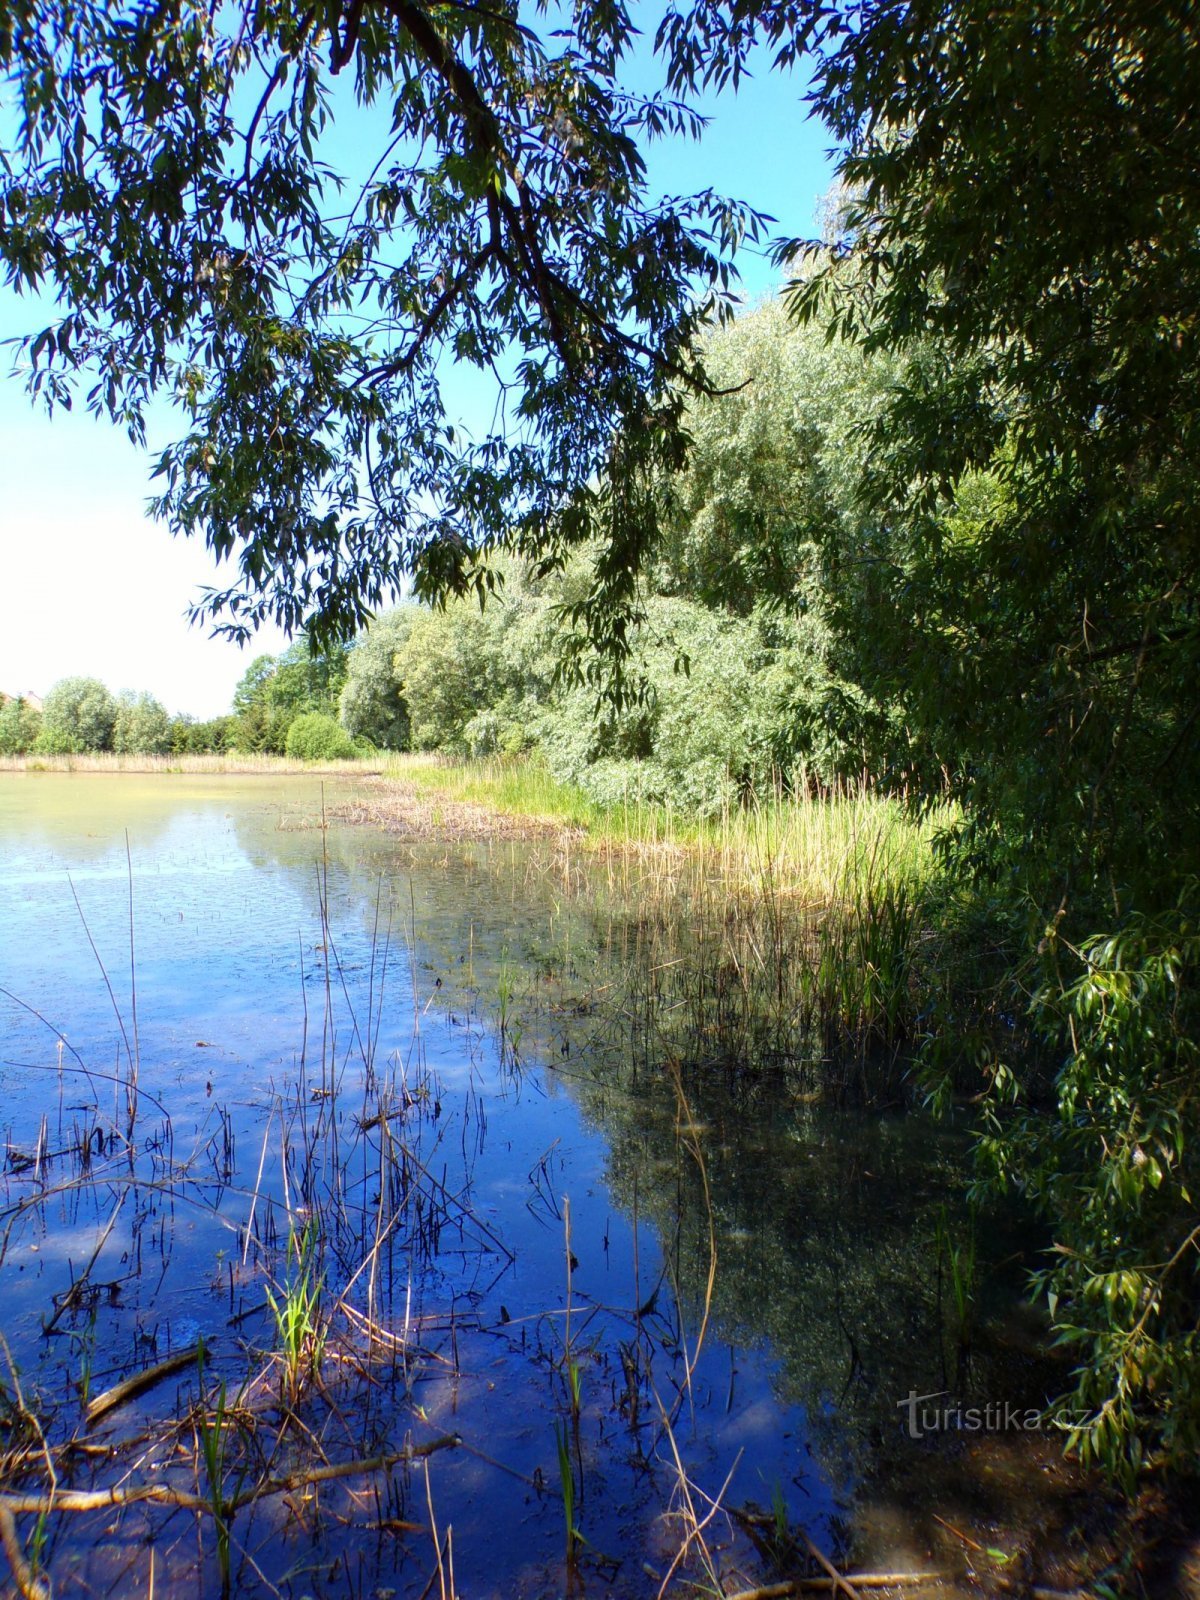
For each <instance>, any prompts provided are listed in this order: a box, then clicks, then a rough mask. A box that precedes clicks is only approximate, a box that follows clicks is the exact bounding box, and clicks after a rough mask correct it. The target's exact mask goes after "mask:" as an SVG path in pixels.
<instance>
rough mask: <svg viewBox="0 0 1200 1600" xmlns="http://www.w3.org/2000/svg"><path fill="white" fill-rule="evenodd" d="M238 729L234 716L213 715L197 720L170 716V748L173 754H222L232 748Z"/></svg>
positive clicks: (234, 745) (234, 746)
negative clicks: (205, 720) (206, 718)
mask: <svg viewBox="0 0 1200 1600" xmlns="http://www.w3.org/2000/svg"><path fill="white" fill-rule="evenodd" d="M237 731H238V719H237V718H236V717H232V716H228V717H213V718H211V719H210V720H209V721H208V722H197V721H196V719H195V718H194V717H172V718H171V723H170V729H169V734H170V740H171V744H170V750H171V754H172V755H175V756H182V755H224V754H225V753H226V752H227V751H229V750H234V749H236V748H237V746H236V738H237Z"/></svg>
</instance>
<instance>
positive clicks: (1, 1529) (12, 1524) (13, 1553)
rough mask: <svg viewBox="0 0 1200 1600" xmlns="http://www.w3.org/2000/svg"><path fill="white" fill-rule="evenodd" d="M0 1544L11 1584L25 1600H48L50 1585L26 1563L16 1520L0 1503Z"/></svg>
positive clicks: (8, 1509) (6, 1507)
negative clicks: (9, 1570)
mask: <svg viewBox="0 0 1200 1600" xmlns="http://www.w3.org/2000/svg"><path fill="white" fill-rule="evenodd" d="M0 1544H2V1545H3V1546H4V1554H5V1555H6V1556H7V1557H8V1564H9V1566H10V1567H11V1568H12V1575H13V1582H14V1583H15V1584H16V1586H17V1588H18V1589H19V1590H20V1591H21V1593H22V1594H23V1595H24V1597H25V1600H50V1585H49V1583H47V1581H46V1579H45V1578H39V1577H38V1576H37V1574H36V1573H35V1572H34V1570H33V1568H32V1567H31V1566H30V1565H29V1562H28V1561H26V1559H25V1551H24V1549H23V1548H22V1545H21V1539H20V1535H19V1534H18V1533H17V1522H16V1518H15V1517H14V1516H13V1514H12V1510H11V1509H10V1508H9V1507H8V1506H6V1505H4V1504H3V1503H0Z"/></svg>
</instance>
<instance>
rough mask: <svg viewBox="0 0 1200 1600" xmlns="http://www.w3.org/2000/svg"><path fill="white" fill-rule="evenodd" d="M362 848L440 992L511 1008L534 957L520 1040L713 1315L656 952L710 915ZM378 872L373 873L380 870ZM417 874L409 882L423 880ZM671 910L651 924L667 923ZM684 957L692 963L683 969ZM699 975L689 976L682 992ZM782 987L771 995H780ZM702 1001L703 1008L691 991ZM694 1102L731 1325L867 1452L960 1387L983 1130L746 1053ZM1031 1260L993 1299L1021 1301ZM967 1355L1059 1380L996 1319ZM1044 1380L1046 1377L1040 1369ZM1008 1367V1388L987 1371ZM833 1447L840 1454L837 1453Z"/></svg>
mask: <svg viewBox="0 0 1200 1600" xmlns="http://www.w3.org/2000/svg"><path fill="white" fill-rule="evenodd" d="M375 838H376V842H374V843H372V844H371V845H370V846H369V847H367V848H365V849H364V847H363V842H360V843H359V844H358V846H357V849H356V847H355V841H354V839H353V838H346V837H343V838H342V839H340V840H338V841H336V843H335V840H334V837H333V835H332V834H331V836H330V846H331V851H334V850H336V851H337V852H340V851H341V850H342V849H344V848H348V849H349V850H350V851H351V853H352V855H354V857H355V859H354V860H353V862H352V863H350V865H349V866H348V869H347V870H348V871H349V873H350V876H351V879H352V880H354V881H355V882H358V883H359V884H360V889H361V892H363V904H364V907H365V908H367V909H368V910H369V908H370V907H371V905H372V904H373V895H374V888H373V883H372V881H370V880H372V875H374V878H375V879H376V880H377V878H378V875H379V873H380V872H381V871H383V872H384V873H385V877H386V881H387V884H388V892H389V897H390V900H391V904H392V906H393V912H394V916H395V917H396V918H397V920H398V921H399V922H400V923H401V926H403V927H407V926H408V925H409V923H410V921H411V922H412V923H413V924H414V925H415V929H416V939H417V948H416V961H417V967H418V976H419V982H420V987H421V990H422V993H425V992H428V991H431V990H432V988H433V985H434V984H435V983H436V982H438V981H439V980H440V981H441V984H442V987H441V989H440V990H439V991H438V998H439V1000H440V1001H441V1002H442V1003H443V1004H444V1005H446V1006H447V1007H449V1008H451V1009H455V1008H459V1009H470V1008H472V1007H476V1008H478V1010H479V1011H480V1012H481V1013H482V1014H483V1015H484V1017H485V1018H486V1017H488V1016H489V1014H490V1016H491V1017H492V1019H493V1021H494V1018H495V1014H496V1010H497V994H498V989H499V986H500V982H501V975H502V973H505V974H508V975H509V976H510V977H511V975H512V974H513V973H514V972H515V973H516V979H515V982H516V988H517V995H518V1001H519V1004H518V1006H517V1008H516V1009H517V1011H518V1013H519V1025H520V1045H519V1051H520V1053H521V1054H523V1055H524V1057H525V1059H526V1060H528V1061H534V1060H537V1059H539V1058H541V1059H544V1060H547V1061H549V1062H550V1063H551V1064H552V1065H553V1066H554V1068H555V1069H556V1077H557V1078H558V1079H559V1080H560V1081H561V1082H562V1083H563V1084H564V1085H566V1086H567V1087H568V1088H569V1090H570V1092H571V1094H572V1096H573V1097H574V1099H575V1100H576V1102H577V1104H578V1105H579V1107H580V1110H581V1111H582V1113H583V1115H584V1117H585V1118H586V1119H587V1121H588V1123H589V1124H590V1125H591V1126H592V1127H593V1128H595V1129H596V1131H597V1132H598V1133H600V1134H601V1135H602V1137H603V1138H604V1140H605V1142H606V1144H607V1147H608V1157H607V1174H608V1180H609V1183H610V1185H611V1189H612V1193H613V1198H614V1200H615V1201H616V1203H617V1204H618V1205H619V1206H621V1208H622V1209H623V1211H624V1212H625V1214H626V1217H627V1218H629V1217H632V1215H633V1212H634V1192H635V1186H636V1193H637V1209H638V1213H639V1215H640V1216H641V1217H642V1218H643V1219H646V1220H648V1221H650V1222H651V1223H652V1225H653V1226H654V1228H655V1231H656V1233H657V1234H658V1236H659V1238H660V1240H661V1243H662V1247H663V1251H664V1254H665V1256H666V1257H667V1258H668V1259H669V1261H670V1262H671V1265H672V1272H673V1273H674V1275H675V1277H676V1278H677V1281H678V1283H679V1287H680V1292H681V1297H682V1300H683V1302H684V1309H685V1315H686V1316H687V1317H688V1318H689V1321H690V1322H691V1325H692V1326H693V1327H694V1326H695V1325H696V1323H697V1322H698V1319H699V1304H700V1301H701V1298H702V1295H703V1290H704V1284H705V1279H706V1275H707V1271H708V1263H709V1255H708V1219H707V1213H706V1209H705V1202H704V1192H703V1185H702V1182H701V1178H700V1172H699V1168H698V1166H697V1164H696V1161H695V1159H694V1156H693V1154H692V1153H691V1151H690V1150H689V1148H688V1145H687V1141H686V1139H683V1138H681V1136H680V1131H679V1123H680V1106H679V1100H678V1095H677V1091H676V1088H675V1083H674V1080H673V1077H672V1073H671V1071H670V1070H669V1068H668V1066H667V1065H666V1063H667V1061H668V1060H670V1059H671V1058H672V1056H674V1055H675V1054H676V1053H678V1054H679V1055H682V1056H683V1058H684V1059H691V1060H695V1059H697V1056H698V1055H699V1054H700V1053H701V1052H699V1051H698V1050H696V1049H692V1048H688V1046H689V1045H694V1044H696V1043H697V1041H696V1040H695V1039H688V1038H687V1036H686V1035H687V1023H686V1017H685V1018H684V1021H683V1022H680V1021H679V1016H680V1013H679V1012H677V1011H672V1010H670V1009H669V1006H668V1004H667V1001H666V999H665V998H664V994H663V993H662V992H661V991H660V990H658V989H657V988H656V985H655V982H654V981H653V979H652V976H651V971H652V969H662V968H664V966H665V964H667V963H670V962H680V961H682V962H686V961H687V960H688V957H689V950H690V949H693V948H694V941H696V940H697V939H700V940H703V939H704V938H706V937H707V935H708V933H709V931H711V930H706V929H705V928H704V927H703V926H700V927H698V926H697V924H696V920H695V916H694V910H693V915H692V917H691V918H690V919H685V918H684V917H683V916H680V918H679V919H678V920H677V921H676V922H675V924H674V925H672V921H671V918H670V915H669V912H668V911H667V908H665V907H664V906H663V905H661V904H660V905H658V906H657V907H656V908H655V915H654V917H653V919H652V920H651V919H649V918H647V916H646V904H645V900H644V897H642V896H641V895H639V893H638V892H637V890H636V886H635V889H634V892H632V893H630V894H628V895H627V896H622V895H621V894H616V893H614V892H613V891H612V888H611V884H610V883H609V882H608V881H607V880H605V881H604V882H603V883H600V884H598V886H597V892H596V894H595V896H594V897H589V896H588V895H587V894H586V892H580V884H579V883H578V881H577V882H576V883H575V885H574V892H572V893H570V894H564V893H563V892H562V882H561V879H560V878H559V877H558V876H556V874H555V873H554V872H552V871H551V870H549V869H548V868H547V866H546V864H545V861H544V859H543V858H542V857H541V856H540V855H539V853H538V851H537V850H536V849H526V850H522V849H521V848H520V847H514V846H511V845H504V846H501V847H487V846H478V845H475V846H458V847H444V846H438V845H427V844H418V845H404V846H398V845H396V844H394V843H393V844H392V846H391V851H392V859H391V863H390V865H389V864H387V863H386V862H385V860H384V857H385V856H386V854H387V851H386V849H385V850H384V851H383V852H382V854H381V853H379V846H378V836H375ZM368 889H369V890H370V892H369V893H368V892H367V890H368ZM410 895H411V899H410ZM648 929H650V930H651V931H650V932H648V931H647V930H648ZM672 970H674V969H672ZM684 989H686V985H682V986H681V985H679V984H678V983H677V984H675V985H674V986H673V987H672V989H671V991H670V995H671V997H675V996H677V995H678V994H679V993H680V992H682V990H684ZM777 1001H778V996H777V995H773V996H772V1002H771V1003H772V1004H776V1003H777ZM683 1009H684V1011H686V1008H683ZM682 1086H683V1089H684V1093H685V1097H686V1104H687V1110H688V1113H689V1114H690V1117H691V1118H692V1119H693V1121H694V1122H695V1124H697V1125H698V1126H699V1127H700V1128H701V1129H702V1130H703V1131H702V1133H701V1136H700V1148H701V1150H702V1153H703V1158H704V1162H705V1167H706V1172H707V1179H708V1185H709V1193H710V1195H711V1200H712V1208H713V1219H714V1222H715V1228H716V1240H717V1255H718V1271H717V1277H716V1286H715V1294H714V1307H713V1313H714V1320H713V1329H712V1333H713V1337H714V1338H717V1339H724V1340H728V1341H730V1342H731V1343H734V1344H736V1345H741V1346H752V1345H757V1344H760V1343H762V1341H764V1340H769V1341H770V1344H771V1346H772V1348H773V1350H774V1352H775V1353H776V1355H777V1356H778V1358H779V1361H780V1373H779V1378H778V1384H779V1390H780V1398H781V1400H784V1401H786V1402H788V1403H800V1404H803V1405H804V1406H805V1407H806V1409H807V1412H808V1415H809V1418H810V1426H811V1429H812V1431H813V1434H814V1437H815V1438H816V1439H817V1440H818V1441H819V1442H820V1443H821V1445H822V1447H823V1448H824V1449H826V1450H827V1451H828V1452H830V1454H831V1455H833V1456H835V1457H841V1458H843V1459H842V1460H841V1461H839V1462H837V1463H836V1464H837V1465H839V1466H848V1467H850V1468H851V1470H860V1469H865V1468H866V1466H867V1465H868V1463H869V1462H870V1461H872V1460H874V1459H875V1458H876V1457H877V1456H878V1454H879V1451H880V1449H881V1447H883V1446H885V1445H886V1444H887V1442H888V1440H890V1439H893V1438H896V1437H897V1436H898V1434H899V1432H900V1426H901V1413H900V1412H899V1410H898V1402H899V1401H900V1400H901V1399H902V1398H903V1397H904V1396H905V1395H906V1394H907V1393H908V1392H909V1391H910V1390H912V1389H915V1390H917V1391H919V1392H922V1393H926V1392H930V1391H936V1390H940V1389H943V1388H951V1389H953V1388H954V1387H955V1383H956V1377H957V1376H958V1374H956V1372H955V1355H956V1351H955V1349H954V1329H953V1327H952V1319H951V1317H950V1315H949V1307H948V1300H949V1296H948V1293H947V1294H946V1295H945V1296H943V1299H944V1300H945V1301H946V1304H945V1305H940V1304H939V1264H938V1255H937V1248H936V1236H937V1223H938V1217H939V1214H940V1213H941V1211H942V1208H943V1207H945V1208H946V1209H947V1215H948V1219H949V1224H950V1226H951V1228H952V1230H954V1232H955V1236H956V1238H957V1239H958V1240H959V1241H960V1242H965V1240H966V1237H967V1229H968V1221H967V1212H966V1204H965V1198H964V1185H965V1175H966V1165H967V1163H966V1159H965V1156H966V1147H965V1139H964V1138H963V1136H962V1135H961V1134H956V1133H954V1132H953V1131H952V1130H949V1129H947V1128H945V1127H943V1126H935V1125H932V1124H930V1123H929V1122H928V1121H926V1120H925V1119H923V1118H921V1117H918V1116H913V1115H910V1116H896V1115H888V1116H879V1115H873V1114H867V1113H865V1112H855V1111H854V1110H847V1109H841V1110H837V1109H834V1108H833V1107H831V1106H828V1105H825V1104H823V1103H822V1102H821V1100H820V1098H819V1097H818V1095H819V1086H816V1087H815V1086H814V1074H813V1072H812V1071H811V1070H809V1071H804V1070H802V1069H801V1068H799V1067H796V1068H793V1069H789V1070H763V1071H761V1072H757V1073H755V1072H750V1073H747V1072H746V1071H744V1070H740V1069H732V1068H731V1069H729V1070H725V1069H723V1068H722V1067H721V1066H720V1065H713V1064H709V1065H708V1066H704V1067H693V1068H691V1069H689V1070H687V1071H685V1073H684V1075H683V1082H682ZM1002 1226H1003V1227H1004V1228H1005V1229H1006V1230H1011V1219H1010V1220H1009V1221H1005V1220H1004V1219H1001V1218H996V1217H991V1218H987V1219H984V1220H983V1221H981V1223H980V1225H979V1231H980V1265H981V1272H982V1273H984V1274H986V1273H987V1270H988V1263H989V1261H996V1260H999V1259H1000V1258H1001V1257H1003V1256H1007V1255H1010V1254H1011V1253H1012V1252H1013V1251H1014V1250H1019V1249H1020V1247H1021V1245H1022V1243H1027V1240H1024V1241H1023V1240H1022V1239H1021V1237H1020V1236H1019V1234H1017V1235H1016V1236H1014V1237H1009V1236H1008V1233H1007V1232H1006V1234H1005V1236H1004V1238H1003V1239H1001V1237H1000V1234H999V1232H998V1230H999V1229H1000V1228H1001V1227H1002ZM1018 1281H1019V1280H1015V1279H1014V1277H1013V1274H1012V1271H1011V1269H1010V1273H1009V1276H1008V1278H1007V1279H1006V1280H1005V1281H1004V1282H1003V1283H1000V1284H999V1285H998V1286H995V1287H994V1289H993V1298H994V1299H995V1300H996V1302H997V1305H998V1308H999V1309H1001V1310H1002V1311H1004V1312H1007V1311H1008V1310H1010V1309H1011V1305H1012V1301H1013V1298H1014V1291H1015V1288H1016V1287H1017V1283H1018ZM974 1344H975V1350H974V1355H973V1360H972V1366H971V1369H970V1372H969V1374H966V1375H964V1376H965V1380H966V1381H967V1382H969V1384H970V1389H971V1392H972V1393H977V1394H979V1395H984V1396H987V1397H989V1398H994V1397H995V1395H997V1394H999V1395H1003V1396H1004V1397H1005V1398H1011V1399H1013V1400H1014V1401H1019V1402H1021V1403H1023V1404H1030V1405H1034V1404H1038V1403H1040V1401H1041V1400H1042V1399H1043V1398H1044V1394H1045V1389H1044V1380H1045V1373H1044V1372H1041V1371H1036V1372H1035V1371H1033V1370H1032V1369H1026V1368H1025V1367H1023V1366H1022V1367H1019V1368H1018V1370H1016V1371H1015V1372H1014V1371H1011V1370H1010V1371H1007V1372H1005V1373H1004V1374H1003V1376H1001V1374H1000V1371H999V1368H1000V1367H1002V1366H1005V1365H1007V1364H1008V1363H1007V1358H1006V1357H1005V1356H1004V1355H1003V1353H1002V1352H1001V1350H1000V1348H999V1346H998V1345H997V1344H996V1343H995V1341H993V1340H992V1339H991V1337H990V1335H989V1331H988V1328H987V1326H986V1323H985V1325H984V1326H983V1327H982V1328H981V1329H980V1330H979V1331H978V1333H977V1335H976V1338H975V1341H974ZM1039 1380H1041V1382H1042V1387H1039ZM989 1386H990V1387H989ZM830 1464H831V1465H834V1464H835V1463H834V1462H832V1461H831V1463H830Z"/></svg>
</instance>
